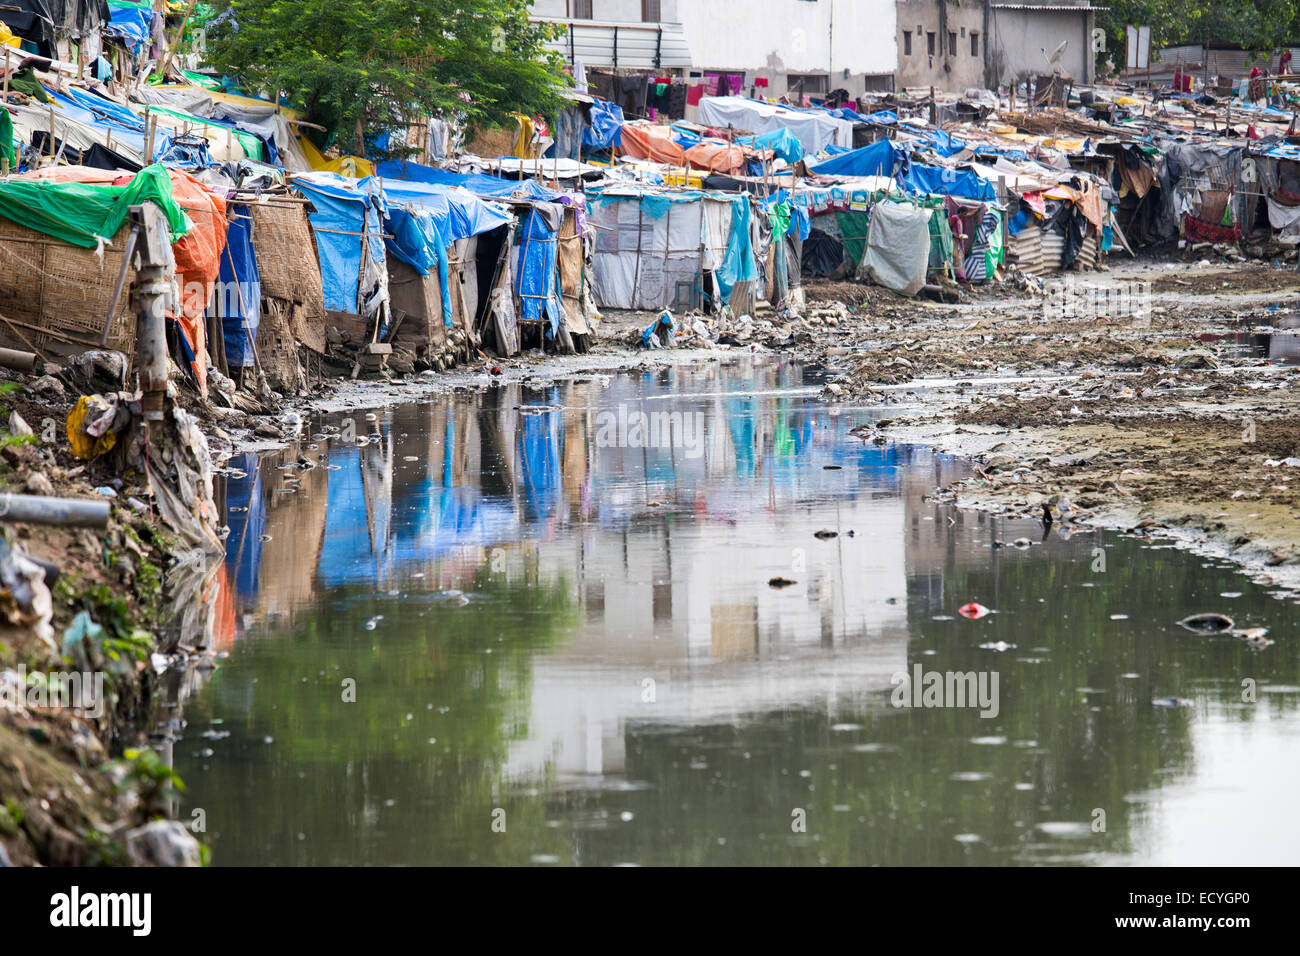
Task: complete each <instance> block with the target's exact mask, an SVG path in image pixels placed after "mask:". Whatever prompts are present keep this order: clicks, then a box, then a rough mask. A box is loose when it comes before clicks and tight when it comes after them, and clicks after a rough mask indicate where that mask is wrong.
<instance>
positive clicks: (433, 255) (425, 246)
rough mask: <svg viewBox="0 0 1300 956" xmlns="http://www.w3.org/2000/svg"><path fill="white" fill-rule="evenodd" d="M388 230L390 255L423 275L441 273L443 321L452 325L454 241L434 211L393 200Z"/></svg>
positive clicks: (448, 326)
mask: <svg viewBox="0 0 1300 956" xmlns="http://www.w3.org/2000/svg"><path fill="white" fill-rule="evenodd" d="M385 230H386V231H387V232H388V234H389V235H390V236H392V238H391V239H385V240H384V243H385V246H386V248H387V249H388V253H389V255H391V256H392V257H393V258H394V259H397V260H398V261H400V262H405V263H406V264H407V265H410V266H412V267H414V268H415V270H416V271H417V272H418V273H420V275H422V276H427V275H428V274H429V273H430V272H435V271H436V272H437V273H438V288H439V289H441V290H442V324H443V325H444V326H445V327H447V328H451V324H452V322H451V319H452V315H451V283H450V282H449V281H448V272H447V246H448V245H449V244H450V243H448V242H447V240H446V239H445V238H444V237H443V236H442V234H441V233H440V232H439V231H438V224H437V222H436V221H435V220H434V217H433V214H432V213H430V212H429V211H428V210H427V209H422V208H419V207H406V206H398V205H394V204H392V203H390V204H389V206H388V219H387V220H386V221H385Z"/></svg>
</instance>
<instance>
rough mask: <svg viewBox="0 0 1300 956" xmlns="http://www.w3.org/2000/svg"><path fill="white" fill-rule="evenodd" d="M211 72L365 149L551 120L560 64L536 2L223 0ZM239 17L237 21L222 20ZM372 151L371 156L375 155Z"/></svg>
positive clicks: (219, 1) (210, 42) (213, 34)
mask: <svg viewBox="0 0 1300 956" xmlns="http://www.w3.org/2000/svg"><path fill="white" fill-rule="evenodd" d="M216 6H217V13H218V17H217V19H216V20H215V21H214V22H213V25H212V28H211V30H210V33H209V39H208V51H207V60H208V62H209V63H210V64H211V65H213V66H215V67H217V68H218V69H221V70H224V71H226V73H227V74H228V75H230V76H232V77H235V78H236V79H237V80H238V81H239V82H240V83H241V84H242V86H243V88H245V89H247V90H249V91H261V92H263V93H264V94H265V95H269V96H272V97H273V96H274V95H275V92H274V91H279V92H280V95H281V96H282V98H283V99H284V100H285V101H286V102H287V103H288V104H289V105H293V106H295V107H298V108H300V109H304V110H306V111H307V113H308V117H309V119H310V120H311V121H313V122H316V123H320V124H322V125H324V126H326V127H328V128H330V129H333V130H337V131H338V133H339V135H340V138H341V139H342V140H343V141H344V142H345V143H351V144H352V146H353V148H354V149H359V146H360V142H359V141H360V139H361V135H360V131H365V132H366V133H367V134H374V133H376V132H378V131H380V130H385V129H389V130H392V131H394V132H396V131H398V130H399V128H400V126H399V124H400V123H402V122H403V121H410V120H413V119H415V118H419V117H424V116H430V115H434V116H437V115H443V116H451V115H454V114H459V115H461V116H463V117H464V119H465V121H466V122H467V124H468V125H470V126H471V127H473V126H480V125H487V124H496V123H500V122H503V121H505V120H506V119H508V117H509V116H510V114H512V113H515V112H523V113H528V114H529V115H532V114H536V113H542V114H544V115H553V113H554V111H555V108H556V105H557V102H558V101H557V85H558V84H560V83H561V80H562V60H561V58H560V57H559V56H558V54H555V53H553V52H549V51H547V50H546V49H545V47H544V42H545V40H546V39H547V37H548V33H547V31H548V30H549V29H550V28H549V27H547V26H545V25H543V24H534V23H530V22H529V20H528V10H529V6H530V4H529V2H528V0H217V4H216ZM227 10H229V11H230V13H231V15H230V16H223V14H224V13H225V11H227ZM372 152H373V150H372Z"/></svg>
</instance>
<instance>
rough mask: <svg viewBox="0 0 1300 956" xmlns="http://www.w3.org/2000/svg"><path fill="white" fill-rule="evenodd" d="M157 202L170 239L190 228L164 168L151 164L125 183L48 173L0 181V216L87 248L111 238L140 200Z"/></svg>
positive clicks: (181, 234)
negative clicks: (60, 179) (62, 179)
mask: <svg viewBox="0 0 1300 956" xmlns="http://www.w3.org/2000/svg"><path fill="white" fill-rule="evenodd" d="M145 201H151V202H154V203H157V204H158V206H159V207H161V209H162V210H163V212H164V213H165V214H166V216H167V224H168V226H169V227H170V228H171V238H172V241H173V242H175V241H176V240H177V239H179V238H181V237H182V236H184V235H185V234H186V233H187V232H189V231H190V226H191V224H190V221H189V219H188V218H187V217H186V215H185V212H184V210H182V209H181V207H180V206H178V205H177V204H176V200H175V199H173V198H172V181H171V179H169V178H168V176H167V170H165V169H163V167H162V166H159V165H158V164H156V163H155V164H154V165H153V166H147V167H145V168H144V169H142V170H140V172H138V173H136V174H135V176H134V177H133V178H132V179H131V181H130V182H129V183H127V184H126V185H125V186H108V185H101V184H98V183H56V182H53V181H51V180H48V179H11V180H9V181H8V182H0V216H3V217H4V218H6V219H11V220H13V221H14V222H16V223H19V224H20V225H23V226H27V227H28V228H29V229H35V230H36V231H38V232H43V233H45V234H46V235H48V236H54V238H56V239H62V240H63V241H64V242H70V243H72V244H73V245H74V246H84V247H85V248H87V249H93V248H94V247H95V246H97V245H98V244H99V240H100V239H101V238H103V239H112V238H113V234H114V233H116V232H117V230H118V229H120V228H121V226H122V223H124V222H125V221H126V219H127V217H128V216H129V215H130V212H131V207H132V206H135V205H139V204H140V203H142V202H145Z"/></svg>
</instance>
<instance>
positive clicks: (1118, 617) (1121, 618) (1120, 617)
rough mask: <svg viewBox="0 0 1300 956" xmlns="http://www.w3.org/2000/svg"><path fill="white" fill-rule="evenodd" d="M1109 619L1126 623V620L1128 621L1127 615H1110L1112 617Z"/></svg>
mask: <svg viewBox="0 0 1300 956" xmlns="http://www.w3.org/2000/svg"><path fill="white" fill-rule="evenodd" d="M1110 619H1111V620H1112V621H1127V620H1128V615H1127V614H1112V615H1111V616H1110Z"/></svg>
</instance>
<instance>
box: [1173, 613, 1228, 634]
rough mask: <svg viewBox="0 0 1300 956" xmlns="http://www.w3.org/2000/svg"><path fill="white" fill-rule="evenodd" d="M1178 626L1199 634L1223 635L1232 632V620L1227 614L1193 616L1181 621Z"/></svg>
mask: <svg viewBox="0 0 1300 956" xmlns="http://www.w3.org/2000/svg"><path fill="white" fill-rule="evenodd" d="M1178 626H1179V627H1182V628H1185V629H1186V630H1189V631H1195V632H1197V633H1198V634H1222V633H1224V632H1225V631H1230V630H1232V618H1230V617H1228V615H1226V614H1213V613H1211V614H1193V615H1192V616H1191V617H1185V618H1183V619H1182V620H1181V621H1179V622H1178Z"/></svg>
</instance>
